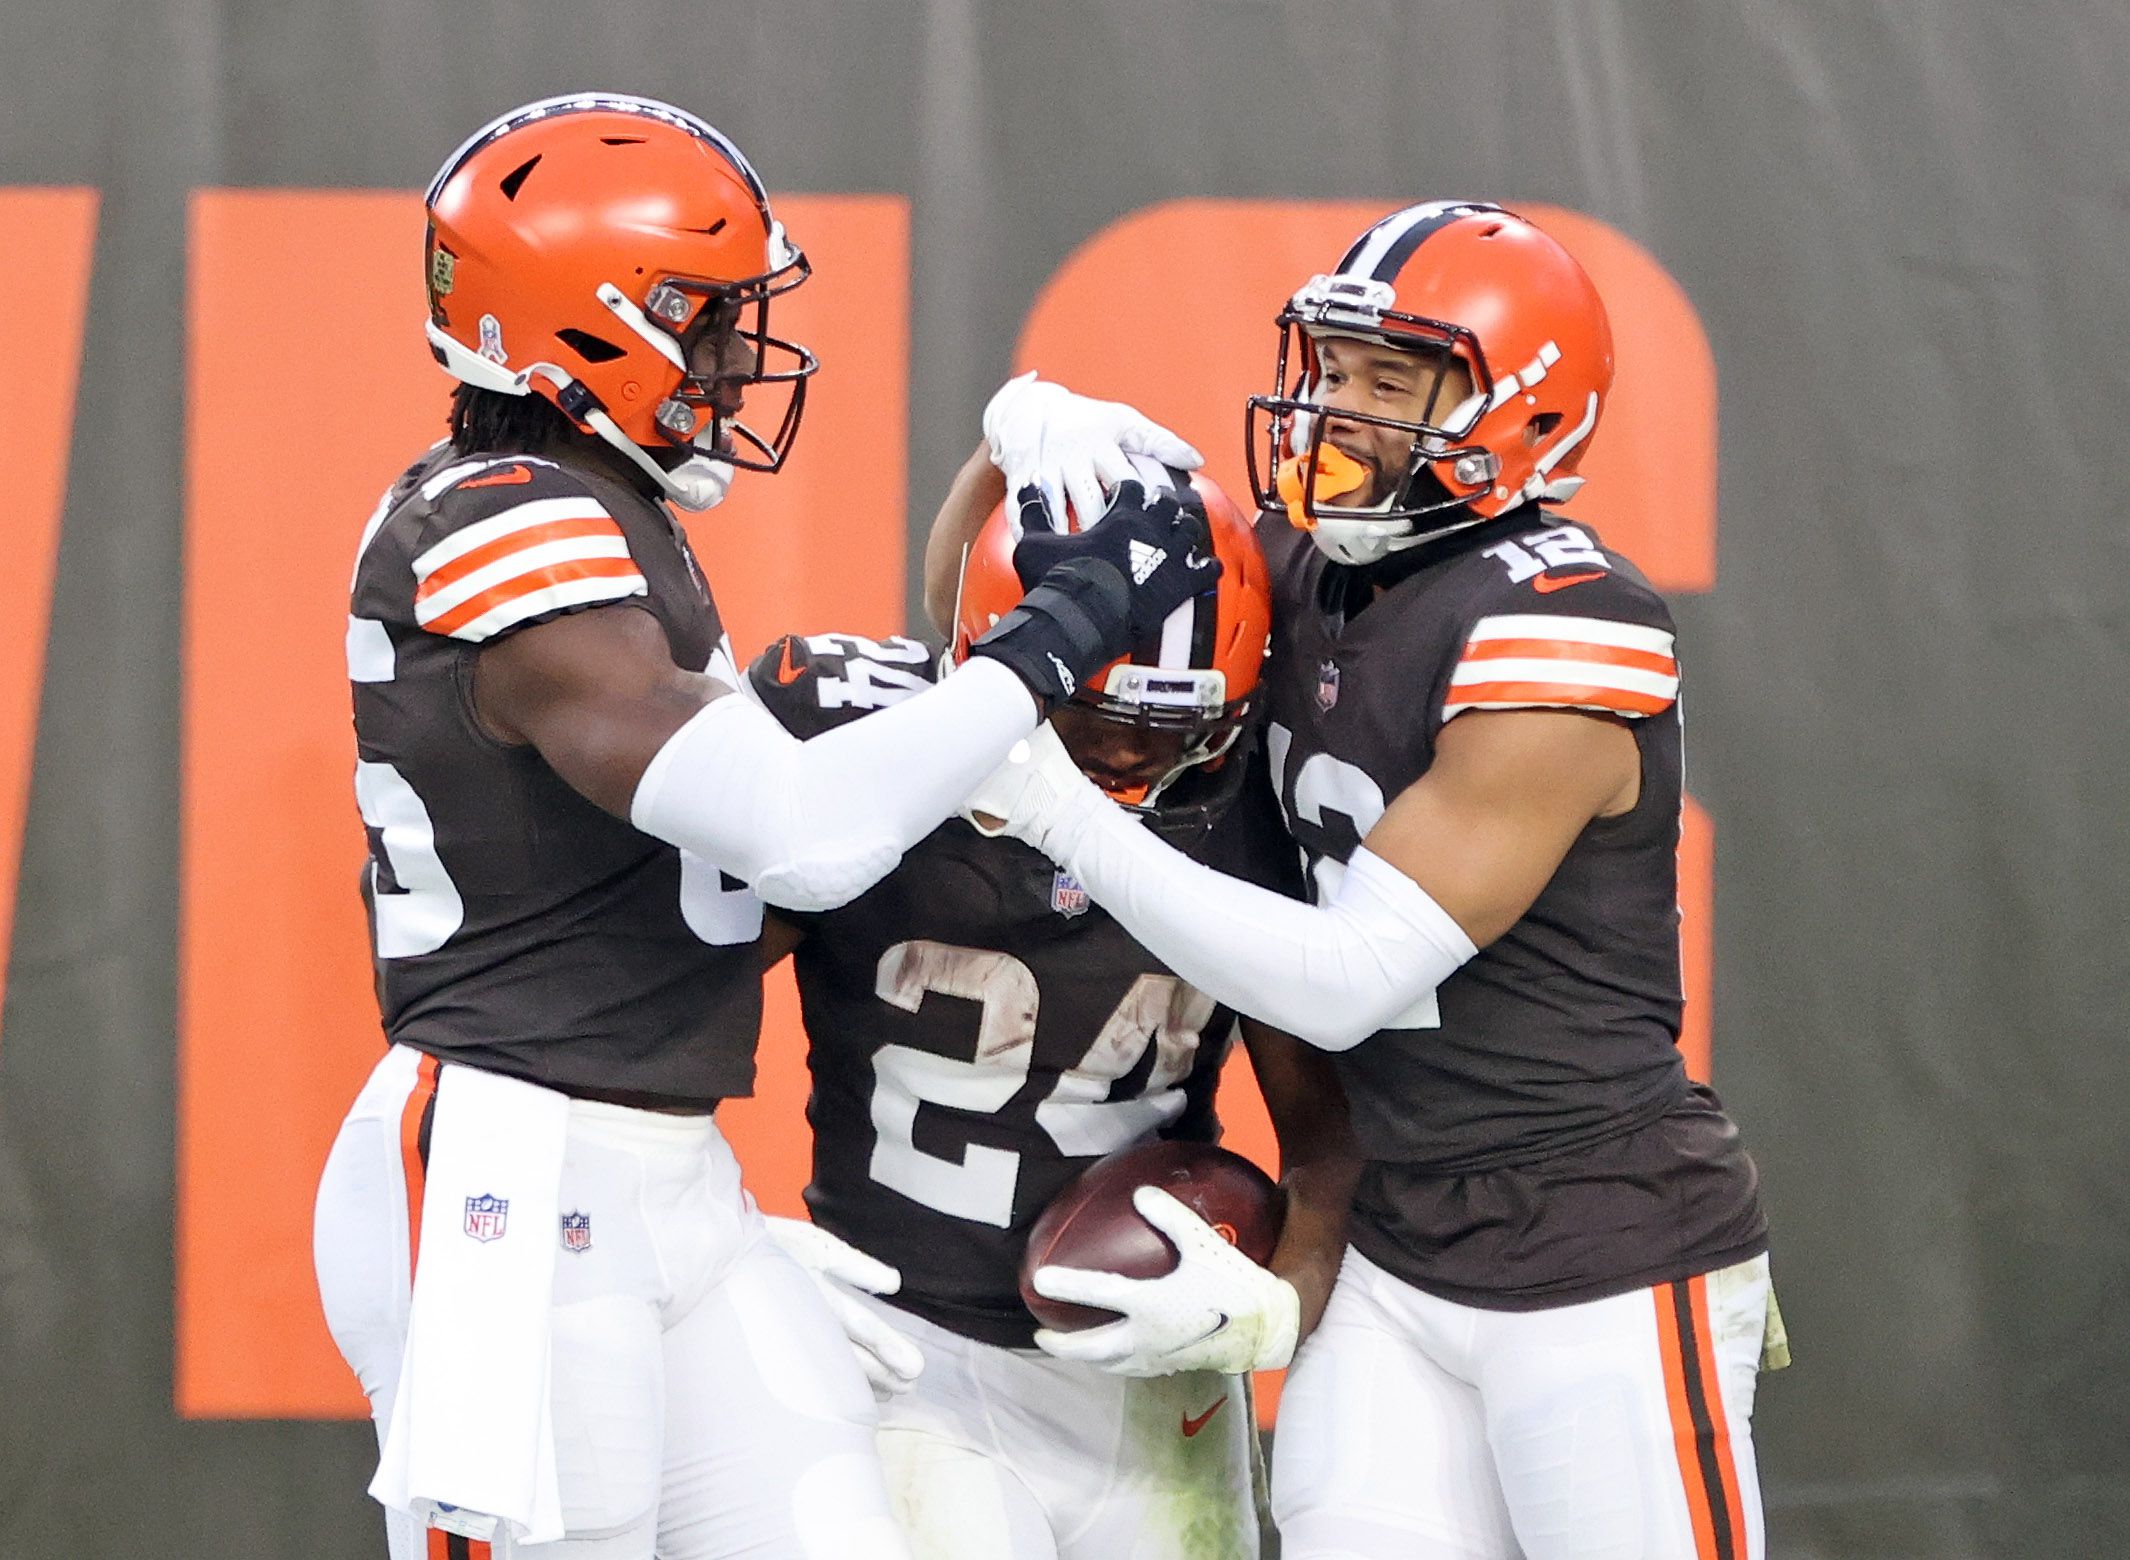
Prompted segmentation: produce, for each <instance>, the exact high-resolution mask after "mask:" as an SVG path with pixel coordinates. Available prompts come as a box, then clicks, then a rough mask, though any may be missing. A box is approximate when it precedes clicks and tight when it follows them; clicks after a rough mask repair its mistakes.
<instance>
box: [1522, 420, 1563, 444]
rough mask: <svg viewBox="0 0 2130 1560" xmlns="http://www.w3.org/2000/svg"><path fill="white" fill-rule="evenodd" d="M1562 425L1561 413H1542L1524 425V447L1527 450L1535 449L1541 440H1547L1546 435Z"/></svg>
mask: <svg viewBox="0 0 2130 1560" xmlns="http://www.w3.org/2000/svg"><path fill="white" fill-rule="evenodd" d="M1560 425H1561V414H1560V413H1559V412H1540V413H1539V414H1538V415H1537V416H1536V417H1534V418H1532V419H1531V420H1530V421H1529V422H1527V423H1525V424H1524V447H1525V448H1526V449H1531V448H1534V447H1535V446H1536V445H1537V444H1538V442H1539V441H1540V440H1541V439H1543V438H1545V437H1546V435H1548V434H1549V433H1551V432H1552V431H1553V430H1554V429H1556V428H1558V427H1559V426H1560Z"/></svg>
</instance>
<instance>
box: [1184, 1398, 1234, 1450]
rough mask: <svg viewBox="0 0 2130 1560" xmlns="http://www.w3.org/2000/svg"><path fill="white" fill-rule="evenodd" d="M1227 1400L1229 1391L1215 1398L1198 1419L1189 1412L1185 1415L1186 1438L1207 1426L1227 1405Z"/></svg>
mask: <svg viewBox="0 0 2130 1560" xmlns="http://www.w3.org/2000/svg"><path fill="white" fill-rule="evenodd" d="M1227 1401H1228V1395H1227V1393H1225V1392H1223V1393H1221V1395H1220V1396H1219V1397H1218V1398H1216V1399H1215V1400H1214V1402H1213V1406H1212V1407H1211V1408H1209V1409H1207V1410H1206V1411H1205V1412H1204V1413H1202V1414H1200V1415H1199V1416H1198V1417H1197V1418H1196V1419H1193V1418H1192V1417H1191V1416H1190V1415H1189V1414H1186V1415H1184V1416H1183V1434H1184V1438H1185V1439H1186V1440H1188V1439H1189V1438H1190V1437H1192V1436H1194V1435H1196V1434H1197V1433H1198V1432H1199V1431H1201V1430H1203V1429H1204V1428H1205V1427H1206V1424H1207V1422H1208V1421H1210V1420H1211V1419H1212V1417H1213V1416H1214V1415H1215V1414H1217V1413H1219V1412H1220V1411H1221V1409H1222V1408H1223V1407H1225V1406H1226V1405H1227Z"/></svg>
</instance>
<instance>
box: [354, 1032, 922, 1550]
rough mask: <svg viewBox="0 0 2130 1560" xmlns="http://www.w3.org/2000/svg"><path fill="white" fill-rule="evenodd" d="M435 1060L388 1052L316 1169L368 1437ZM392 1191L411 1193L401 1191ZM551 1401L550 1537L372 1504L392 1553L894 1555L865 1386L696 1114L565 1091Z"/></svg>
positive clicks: (399, 1320)
mask: <svg viewBox="0 0 2130 1560" xmlns="http://www.w3.org/2000/svg"><path fill="white" fill-rule="evenodd" d="M435 1076H436V1067H435V1064H434V1063H426V1064H425V1059H424V1058H423V1057H422V1056H420V1055H419V1053H416V1052H413V1051H410V1050H407V1049H406V1048H404V1047H394V1048H393V1049H392V1050H391V1051H390V1052H389V1053H388V1054H387V1055H386V1057H385V1059H384V1060H383V1061H382V1062H380V1063H379V1064H378V1067H377V1069H376V1071H375V1072H373V1073H372V1074H371V1076H370V1081H369V1083H368V1084H367V1085H366V1086H365V1087H364V1089H363V1091H362V1093H361V1095H360V1096H359V1097H358V1098H357V1099H356V1102H355V1106H354V1108H353V1109H352V1110H351V1111H349V1113H348V1117H347V1120H346V1121H345V1122H344V1123H343V1124H342V1126H341V1129H340V1136H339V1137H338V1139H337V1140H336V1141H335V1142H334V1144H333V1152H332V1155H331V1157H330V1158H329V1159H328V1160H327V1162H326V1169H325V1175H324V1178H323V1180H322V1182H321V1183H320V1185H319V1188H318V1210H317V1224H316V1229H315V1238H314V1247H315V1255H316V1260H317V1266H318V1289H319V1294H320V1296H321V1297H322V1299H323V1300H324V1303H325V1313H326V1322H327V1325H328V1326H329V1327H330V1328H331V1330H332V1333H333V1339H334V1342H336V1343H337V1344H338V1345H339V1346H340V1352H341V1353H342V1355H344V1356H345V1357H346V1359H347V1362H348V1364H349V1366H350V1367H351V1368H353V1370H354V1371H355V1374H356V1376H357V1377H358V1378H359V1379H360V1380H361V1382H362V1388H363V1391H364V1392H365V1393H366V1394H368V1396H369V1399H370V1408H371V1412H372V1415H373V1416H374V1417H375V1419H376V1421H377V1431H378V1440H379V1444H380V1445H382V1443H383V1440H384V1437H385V1433H386V1431H387V1429H388V1423H387V1421H388V1418H389V1416H390V1414H391V1411H392V1404H393V1398H394V1393H395V1391H396V1389H397V1386H398V1381H399V1371H400V1363H401V1359H402V1355H403V1352H404V1348H405V1341H406V1330H407V1316H408V1306H409V1303H410V1296H411V1292H412V1281H411V1274H412V1267H411V1261H412V1250H413V1248H412V1243H411V1238H410V1234H409V1231H410V1229H411V1228H418V1227H419V1225H418V1221H419V1196H420V1187H421V1164H420V1161H419V1159H418V1158H417V1157H416V1156H415V1133H416V1129H417V1125H418V1122H419V1120H420V1115H421V1108H422V1105H423V1103H424V1102H423V1098H422V1094H423V1091H431V1092H433V1089H434V1079H435ZM410 1187H411V1189H412V1190H413V1194H414V1195H413V1198H412V1199H410V1196H409V1192H410ZM561 1198H562V1201H561V1206H562V1208H563V1209H564V1210H566V1211H567V1212H570V1213H579V1214H582V1215H585V1216H586V1217H587V1221H588V1222H587V1223H586V1224H585V1225H583V1226H582V1227H581V1228H579V1229H578V1230H576V1231H574V1232H563V1231H558V1234H557V1239H558V1240H559V1241H560V1242H561V1250H560V1251H558V1253H557V1255H556V1259H555V1268H556V1271H555V1283H554V1294H553V1318H552V1328H553V1333H552V1339H553V1342H552V1352H553V1361H554V1363H553V1376H552V1381H553V1386H552V1396H551V1400H550V1401H551V1408H552V1413H553V1417H554V1422H555V1457H556V1471H557V1477H558V1481H559V1484H560V1487H561V1496H562V1507H563V1518H564V1526H565V1529H566V1532H567V1536H566V1537H565V1538H563V1539H561V1540H559V1541H558V1542H555V1543H551V1544H540V1545H532V1546H527V1545H523V1544H514V1543H512V1542H509V1541H507V1540H498V1541H497V1542H496V1543H495V1544H494V1545H493V1548H492V1549H491V1546H490V1545H488V1544H485V1543H479V1542H471V1543H469V1541H468V1540H466V1539H463V1538H459V1537H455V1536H452V1537H447V1536H446V1535H445V1534H443V1533H440V1532H433V1531H431V1532H425V1531H423V1530H422V1529H421V1528H420V1527H419V1526H418V1525H417V1524H416V1523H415V1521H414V1519H413V1518H411V1517H407V1516H403V1515H402V1514H400V1513H397V1512H387V1513H386V1527H387V1533H388V1538H389V1544H390V1554H391V1560H424V1557H434V1560H461V1557H466V1560H484V1557H487V1556H489V1555H491V1554H493V1555H495V1556H506V1555H510V1554H516V1553H521V1552H522V1553H525V1554H528V1555H534V1554H537V1555H540V1556H553V1557H554V1560H651V1556H652V1555H653V1553H654V1550H655V1553H656V1554H657V1556H658V1557H659V1560H709V1557H721V1560H722V1557H737V1556H747V1557H759V1560H771V1557H774V1560H851V1557H858V1560H901V1557H904V1556H906V1555H907V1553H908V1551H907V1549H906V1548H905V1547H904V1545H903V1543H902V1541H901V1538H900V1536H899V1534H898V1533H897V1532H896V1531H895V1529H894V1524H893V1519H892V1518H891V1517H890V1516H889V1514H888V1509H887V1495H886V1490H885V1487H884V1485H883V1483H882V1481H881V1475H880V1466H879V1462H878V1460H877V1458H876V1456H875V1453H874V1449H873V1429H874V1422H875V1410H874V1405H873V1401H872V1395H871V1393H870V1392H868V1391H867V1389H866V1386H865V1382H864V1379H863V1377H861V1376H860V1375H859V1374H858V1371H857V1368H856V1365H855V1364H854V1363H853V1361H852V1360H851V1357H850V1350H849V1348H848V1346H847V1345H846V1344H845V1342H844V1340H843V1335H842V1332H841V1330H840V1329H839V1328H838V1327H837V1326H836V1324H835V1323H834V1321H833V1320H832V1319H831V1318H830V1317H829V1315H828V1312H827V1310H826V1309H825V1308H824V1306H823V1305H822V1303H821V1299H820V1296H819V1293H818V1292H817V1291H816V1290H815V1288H814V1285H813V1281H812V1280H811V1279H809V1278H808V1277H807V1276H806V1275H805V1273H803V1272H802V1271H800V1269H799V1268H798V1267H796V1266H795V1265H794V1264H793V1263H792V1262H791V1261H790V1260H789V1259H788V1258H787V1257H785V1256H784V1255H783V1254H782V1253H781V1252H780V1251H778V1250H777V1249H776V1247H775V1246H774V1245H773V1244H772V1243H771V1242H770V1240H769V1238H768V1236H767V1234H766V1232H765V1231H764V1229H763V1227H762V1222H761V1217H760V1215H759V1214H758V1213H756V1211H755V1208H754V1203H753V1199H751V1198H750V1197H748V1196H747V1194H746V1193H745V1192H744V1191H742V1190H741V1188H740V1179H739V1166H738V1165H737V1163H735V1161H734V1160H733V1157H732V1152H731V1150H730V1149H729V1148H728V1147H727V1146H726V1144H725V1140H724V1137H723V1136H722V1134H720V1133H719V1131H718V1130H717V1127H716V1125H715V1123H714V1122H713V1121H712V1119H711V1118H710V1117H708V1116H668V1115H663V1114H660V1113H658V1112H655V1111H641V1110H629V1109H626V1108H624V1107H621V1106H616V1105H600V1104H592V1103H588V1102H585V1101H572V1102H571V1104H570V1113H569V1126H568V1141H567V1147H566V1150H565V1153H564V1158H563V1165H562V1178H561Z"/></svg>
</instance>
